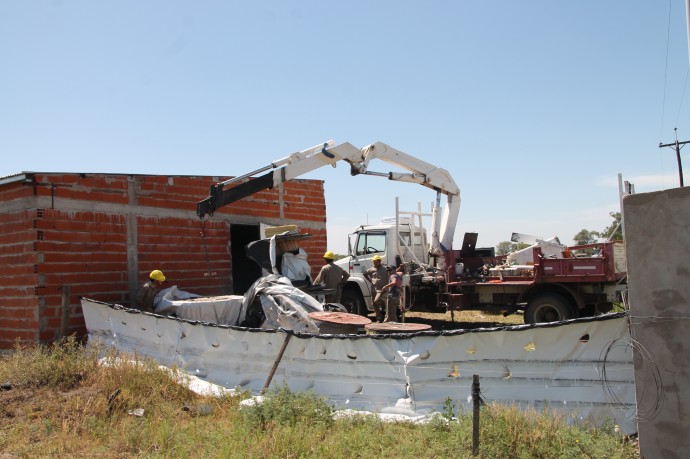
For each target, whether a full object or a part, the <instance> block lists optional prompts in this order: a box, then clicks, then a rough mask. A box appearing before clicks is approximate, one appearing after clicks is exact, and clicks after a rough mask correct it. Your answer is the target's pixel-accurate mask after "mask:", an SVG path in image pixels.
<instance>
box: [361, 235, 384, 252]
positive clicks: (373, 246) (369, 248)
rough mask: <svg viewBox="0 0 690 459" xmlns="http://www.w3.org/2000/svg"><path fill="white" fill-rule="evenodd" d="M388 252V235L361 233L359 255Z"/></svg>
mask: <svg viewBox="0 0 690 459" xmlns="http://www.w3.org/2000/svg"><path fill="white" fill-rule="evenodd" d="M385 251H386V233H384V232H366V233H359V238H358V239H357V255H368V254H370V253H379V252H385Z"/></svg>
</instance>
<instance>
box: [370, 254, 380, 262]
mask: <svg viewBox="0 0 690 459" xmlns="http://www.w3.org/2000/svg"><path fill="white" fill-rule="evenodd" d="M371 261H381V257H380V256H378V255H374V256H373V257H372V258H371Z"/></svg>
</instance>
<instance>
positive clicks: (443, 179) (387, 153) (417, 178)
mask: <svg viewBox="0 0 690 459" xmlns="http://www.w3.org/2000/svg"><path fill="white" fill-rule="evenodd" d="M373 159H380V160H381V161H385V162H387V163H390V164H393V165H395V166H398V167H400V168H402V169H405V170H407V171H409V172H406V173H402V172H373V171H370V170H369V163H370V162H371V161H372V160H373ZM338 161H345V162H347V163H348V164H349V165H350V174H351V175H353V176H354V175H360V174H361V175H375V176H379V177H386V178H388V179H389V180H395V181H400V182H410V183H417V184H419V185H422V186H425V187H427V188H431V189H432V190H434V191H436V204H435V206H434V209H433V215H432V228H433V231H432V235H431V246H430V248H429V253H430V254H431V255H432V256H441V255H443V254H444V253H445V252H446V251H447V250H450V249H451V248H452V243H453V234H454V233H455V225H456V223H457V218H458V214H459V211H460V189H459V188H458V186H457V185H456V184H455V181H454V180H453V178H452V177H451V176H450V174H449V173H448V171H446V170H445V169H442V168H439V167H436V166H434V165H432V164H429V163H427V162H425V161H422V160H421V159H418V158H415V157H414V156H411V155H408V154H406V153H403V152H401V151H399V150H396V149H394V148H392V147H390V146H388V145H386V144H384V143H381V142H376V143H373V144H371V145H367V146H366V147H364V148H361V149H359V148H357V147H355V146H354V145H352V144H350V143H348V142H346V143H341V144H339V145H334V142H333V141H332V140H331V141H328V142H326V143H323V144H320V145H316V146H314V147H311V148H307V149H306V150H302V151H299V152H297V153H293V154H291V155H290V156H286V157H285V158H282V159H279V160H278V161H275V162H273V163H271V164H269V165H268V166H265V167H263V168H261V169H257V170H255V171H253V172H250V173H248V174H244V175H242V176H239V177H235V178H232V179H230V180H226V181H224V182H220V183H217V184H214V185H211V189H210V192H209V196H208V197H207V198H206V199H204V200H203V201H199V203H197V215H198V216H199V218H204V216H205V215H207V214H208V215H213V212H215V211H216V210H217V209H218V208H220V207H222V206H225V205H227V204H230V203H233V202H235V201H237V200H239V199H242V198H244V197H247V196H250V195H252V194H254V193H257V192H259V191H262V190H267V189H271V188H273V187H276V186H278V185H279V184H281V183H284V182H287V181H288V180H291V179H294V178H297V177H299V176H301V175H304V174H306V173H308V172H311V171H313V170H316V169H318V168H320V167H322V166H325V165H331V166H333V167H335V166H336V163H337V162H338ZM266 171H270V172H267V173H266V174H264V175H260V176H258V177H254V176H255V175H256V174H261V173H263V172H266ZM248 178H253V180H248V181H245V179H248ZM228 185H234V186H232V187H231V188H227V189H226V188H225V187H226V186H228ZM441 194H445V195H446V205H445V209H444V212H443V216H442V217H441V218H439V215H438V214H439V212H440V205H441Z"/></svg>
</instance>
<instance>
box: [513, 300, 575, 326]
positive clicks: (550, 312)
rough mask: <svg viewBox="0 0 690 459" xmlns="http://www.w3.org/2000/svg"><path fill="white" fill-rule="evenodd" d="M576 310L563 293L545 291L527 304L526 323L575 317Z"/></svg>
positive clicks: (556, 320) (557, 320)
mask: <svg viewBox="0 0 690 459" xmlns="http://www.w3.org/2000/svg"><path fill="white" fill-rule="evenodd" d="M574 318H575V312H574V311H573V309H572V308H571V307H570V305H569V304H568V302H567V301H566V300H565V298H563V297H562V296H561V295H557V294H555V293H544V294H542V295H539V296H537V297H535V298H534V299H533V300H531V301H530V302H529V303H528V304H527V310H526V311H525V323H526V324H536V323H539V322H560V321H562V320H568V319H574Z"/></svg>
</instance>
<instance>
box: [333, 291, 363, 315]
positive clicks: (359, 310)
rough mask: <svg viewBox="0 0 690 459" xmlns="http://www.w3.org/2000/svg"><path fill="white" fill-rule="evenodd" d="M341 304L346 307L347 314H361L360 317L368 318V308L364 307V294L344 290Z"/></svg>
mask: <svg viewBox="0 0 690 459" xmlns="http://www.w3.org/2000/svg"><path fill="white" fill-rule="evenodd" d="M340 304H342V305H343V306H345V309H347V312H349V313H350V314H359V315H360V316H365V317H366V316H367V315H368V312H369V311H367V307H366V306H365V305H364V298H362V294H361V293H359V292H358V291H356V290H353V289H347V290H343V293H342V294H341V295H340Z"/></svg>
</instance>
